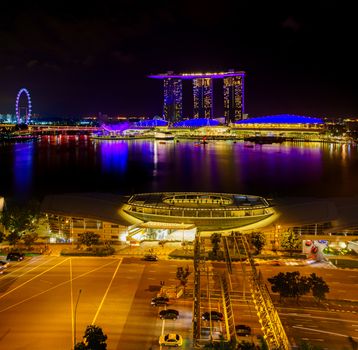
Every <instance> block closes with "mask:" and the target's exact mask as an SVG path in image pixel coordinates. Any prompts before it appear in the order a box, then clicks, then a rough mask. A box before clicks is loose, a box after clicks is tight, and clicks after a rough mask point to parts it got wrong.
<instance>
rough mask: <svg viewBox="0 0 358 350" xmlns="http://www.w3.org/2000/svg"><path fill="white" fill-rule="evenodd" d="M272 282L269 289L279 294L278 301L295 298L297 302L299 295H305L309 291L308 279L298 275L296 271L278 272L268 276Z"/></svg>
mask: <svg viewBox="0 0 358 350" xmlns="http://www.w3.org/2000/svg"><path fill="white" fill-rule="evenodd" d="M268 281H269V282H270V283H271V284H272V286H271V290H272V291H273V292H274V293H279V294H280V301H282V300H283V298H286V297H291V298H296V300H297V302H298V301H299V297H300V296H301V295H305V294H307V293H308V292H309V291H310V281H309V279H308V278H307V277H305V276H300V273H299V272H298V271H293V272H286V273H283V272H280V273H279V274H278V275H276V276H273V277H271V278H268Z"/></svg>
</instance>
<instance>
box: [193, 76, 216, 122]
mask: <svg viewBox="0 0 358 350" xmlns="http://www.w3.org/2000/svg"><path fill="white" fill-rule="evenodd" d="M193 98H194V113H193V114H194V118H212V117H213V84H212V79H211V78H199V79H193Z"/></svg>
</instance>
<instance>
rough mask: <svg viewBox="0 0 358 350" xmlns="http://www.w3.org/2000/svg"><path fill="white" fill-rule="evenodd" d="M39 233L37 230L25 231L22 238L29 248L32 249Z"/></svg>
mask: <svg viewBox="0 0 358 350" xmlns="http://www.w3.org/2000/svg"><path fill="white" fill-rule="evenodd" d="M37 237H38V234H37V233H36V232H29V233H25V234H24V235H23V236H22V240H23V241H24V243H25V245H26V247H27V249H31V246H32V245H33V244H34V242H35V241H36V240H37Z"/></svg>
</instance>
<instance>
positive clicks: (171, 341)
mask: <svg viewBox="0 0 358 350" xmlns="http://www.w3.org/2000/svg"><path fill="white" fill-rule="evenodd" d="M159 345H164V346H182V345H183V338H182V336H181V335H179V334H175V333H168V334H165V335H164V334H163V335H161V336H160V337H159Z"/></svg>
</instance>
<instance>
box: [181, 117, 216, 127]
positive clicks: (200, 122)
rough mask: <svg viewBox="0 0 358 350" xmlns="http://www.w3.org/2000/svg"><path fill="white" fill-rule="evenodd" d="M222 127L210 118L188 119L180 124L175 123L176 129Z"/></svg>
mask: <svg viewBox="0 0 358 350" xmlns="http://www.w3.org/2000/svg"><path fill="white" fill-rule="evenodd" d="M218 125H221V124H220V123H219V122H218V121H217V120H215V119H209V118H195V119H188V120H182V121H180V122H177V123H174V127H179V128H200V127H202V126H218Z"/></svg>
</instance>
